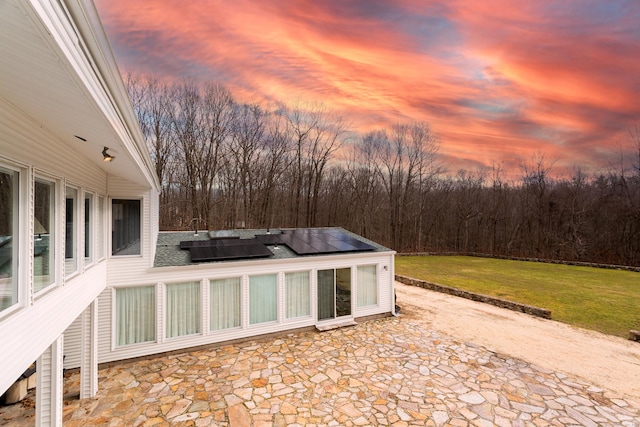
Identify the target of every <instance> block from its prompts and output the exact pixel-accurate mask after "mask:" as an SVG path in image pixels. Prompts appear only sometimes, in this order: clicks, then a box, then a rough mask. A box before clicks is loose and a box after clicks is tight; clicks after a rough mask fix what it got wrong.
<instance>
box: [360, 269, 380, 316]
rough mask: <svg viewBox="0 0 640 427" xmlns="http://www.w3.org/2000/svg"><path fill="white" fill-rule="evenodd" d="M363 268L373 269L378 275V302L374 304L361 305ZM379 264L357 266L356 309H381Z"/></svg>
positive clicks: (376, 286)
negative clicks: (361, 273) (361, 269)
mask: <svg viewBox="0 0 640 427" xmlns="http://www.w3.org/2000/svg"><path fill="white" fill-rule="evenodd" d="M361 267H373V269H374V270H375V274H376V283H375V290H376V302H375V303H374V304H367V305H360V268H361ZM378 267H379V266H378V264H361V265H358V266H356V275H357V277H356V298H355V299H356V307H357V308H359V309H366V308H371V307H379V306H380V271H379V270H380V269H379V268H378Z"/></svg>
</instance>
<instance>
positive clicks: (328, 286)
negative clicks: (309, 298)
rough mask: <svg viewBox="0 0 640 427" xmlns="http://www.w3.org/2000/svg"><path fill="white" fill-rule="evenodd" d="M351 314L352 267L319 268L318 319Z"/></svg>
mask: <svg viewBox="0 0 640 427" xmlns="http://www.w3.org/2000/svg"><path fill="white" fill-rule="evenodd" d="M350 315H351V269H350V268H338V269H335V270H318V320H326V319H333V318H336V317H341V316H350Z"/></svg>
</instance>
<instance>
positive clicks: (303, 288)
mask: <svg viewBox="0 0 640 427" xmlns="http://www.w3.org/2000/svg"><path fill="white" fill-rule="evenodd" d="M284 281H285V292H286V296H287V319H291V318H293V317H301V316H309V315H310V314H311V307H310V305H311V302H310V301H311V299H310V293H309V272H308V271H301V272H297V273H286V274H285V275H284Z"/></svg>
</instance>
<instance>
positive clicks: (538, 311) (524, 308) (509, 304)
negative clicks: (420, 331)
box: [395, 274, 551, 319]
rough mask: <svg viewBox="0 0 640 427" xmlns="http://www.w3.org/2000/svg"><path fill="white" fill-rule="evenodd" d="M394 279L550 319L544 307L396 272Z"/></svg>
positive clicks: (548, 311) (549, 313)
mask: <svg viewBox="0 0 640 427" xmlns="http://www.w3.org/2000/svg"><path fill="white" fill-rule="evenodd" d="M395 278H396V280H397V281H398V282H400V283H404V284H405V285H411V286H418V287H420V288H425V289H429V290H432V291H436V292H442V293H445V294H449V295H454V296H457V297H461V298H467V299H470V300H473V301H479V302H484V303H486V304H492V305H495V306H497V307H502V308H506V309H509V310H513V311H519V312H521V313H526V314H530V315H532V316H537V317H542V318H544V319H551V310H547V309H544V308H539V307H534V306H531V305H526V304H520V303H517V302H513V301H507V300H504V299H500V298H495V297H491V296H488V295H482V294H476V293H473V292H468V291H463V290H462V289H458V288H452V287H450V286H444V285H438V284H437V283H431V282H427V281H424V280H418V279H414V278H411V277H407V276H401V275H399V274H396V276H395Z"/></svg>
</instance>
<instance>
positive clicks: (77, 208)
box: [63, 182, 84, 281]
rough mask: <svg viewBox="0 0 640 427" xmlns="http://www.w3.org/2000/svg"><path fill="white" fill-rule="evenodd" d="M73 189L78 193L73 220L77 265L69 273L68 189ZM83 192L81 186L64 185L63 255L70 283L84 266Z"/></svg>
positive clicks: (74, 254) (74, 255)
mask: <svg viewBox="0 0 640 427" xmlns="http://www.w3.org/2000/svg"><path fill="white" fill-rule="evenodd" d="M68 188H71V189H73V190H75V191H76V195H75V204H74V207H73V218H74V222H73V259H74V263H75V264H74V265H75V269H74V270H73V271H68V270H67V238H68V236H67V189H68ZM81 194H82V192H81V191H80V186H78V185H74V184H73V183H70V182H65V183H64V215H63V218H64V219H63V224H64V231H63V236H64V238H63V253H64V266H65V267H64V277H65V281H68V280H69V279H71V278H73V277H75V276H77V275H79V274H80V271H81V268H82V264H81V263H80V259H81V257H80V254H81V252H80V247H81V246H82V245H81V239H80V234H81V232H82V228H83V227H81V226H80V221H79V219H80V216H81V215H80V214H81V212H82V209H80V196H81ZM82 249H83V252H84V247H83V248H82ZM83 252H82V254H83V255H84V253H83ZM82 259H84V256H83V257H82Z"/></svg>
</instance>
